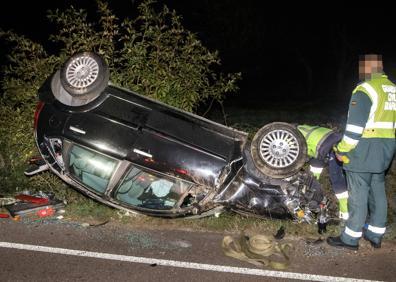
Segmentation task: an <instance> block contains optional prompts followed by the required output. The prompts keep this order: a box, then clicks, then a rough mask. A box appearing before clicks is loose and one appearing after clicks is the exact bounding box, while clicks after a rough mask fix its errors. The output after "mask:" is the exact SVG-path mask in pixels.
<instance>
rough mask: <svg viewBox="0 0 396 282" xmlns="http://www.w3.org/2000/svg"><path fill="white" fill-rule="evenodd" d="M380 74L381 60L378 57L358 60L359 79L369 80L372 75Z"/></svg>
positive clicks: (365, 57)
mask: <svg viewBox="0 0 396 282" xmlns="http://www.w3.org/2000/svg"><path fill="white" fill-rule="evenodd" d="M381 72H382V58H381V56H379V55H365V56H364V57H362V58H360V60H359V79H360V80H365V79H370V78H371V76H372V75H373V74H376V73H381Z"/></svg>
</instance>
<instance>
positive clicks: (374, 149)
mask: <svg viewBox="0 0 396 282" xmlns="http://www.w3.org/2000/svg"><path fill="white" fill-rule="evenodd" d="M359 78H360V79H361V80H363V82H362V83H361V84H359V85H358V86H357V87H356V88H355V90H354V91H353V93H352V97H351V100H350V104H349V111H348V119H347V124H346V128H345V133H344V136H343V138H342V140H341V142H340V143H338V145H337V147H336V150H337V152H336V155H337V158H338V159H339V160H341V161H343V162H344V165H343V167H344V170H345V172H346V177H347V183H348V193H349V198H348V210H349V219H348V220H347V222H346V225H345V228H344V230H343V231H342V233H341V235H340V236H337V237H328V238H327V243H328V244H329V245H331V246H335V247H343V248H348V249H352V250H357V249H358V247H359V239H360V238H361V237H362V236H364V238H365V239H366V240H369V241H370V243H371V245H372V246H373V247H375V248H380V247H381V240H382V237H383V235H384V233H385V230H386V227H385V225H386V216H387V200H386V194H385V170H386V169H387V168H388V167H389V165H390V163H391V161H392V158H393V156H394V153H395V147H396V145H395V123H396V87H395V84H393V83H392V82H391V81H390V80H389V79H388V77H387V76H386V75H385V74H384V73H383V65H382V57H381V56H380V55H373V54H370V55H364V56H362V57H360V59H359ZM365 224H366V226H367V228H366V227H365V228H363V227H364V226H365Z"/></svg>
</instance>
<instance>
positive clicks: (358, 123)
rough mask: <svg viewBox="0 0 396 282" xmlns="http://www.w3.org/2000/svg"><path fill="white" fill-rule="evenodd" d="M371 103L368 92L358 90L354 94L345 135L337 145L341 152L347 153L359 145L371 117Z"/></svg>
mask: <svg viewBox="0 0 396 282" xmlns="http://www.w3.org/2000/svg"><path fill="white" fill-rule="evenodd" d="M371 105H372V102H371V99H370V97H369V96H368V95H367V94H366V93H364V92H362V91H357V92H356V93H354V94H353V95H352V97H351V101H350V103H349V110H348V119H347V123H346V127H345V132H344V136H343V138H342V140H341V142H340V143H338V145H337V151H338V152H339V153H347V152H349V151H351V150H352V149H354V148H355V147H356V146H357V144H358V143H359V140H360V138H361V136H362V133H363V130H364V127H365V125H366V123H367V120H368V118H369V115H370V109H371Z"/></svg>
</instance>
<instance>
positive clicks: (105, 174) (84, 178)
mask: <svg viewBox="0 0 396 282" xmlns="http://www.w3.org/2000/svg"><path fill="white" fill-rule="evenodd" d="M116 165H117V160H114V159H112V158H110V157H107V156H104V155H102V154H100V153H97V152H94V151H91V150H88V149H85V148H82V147H80V146H77V145H74V146H73V147H72V149H71V151H70V162H69V172H70V174H71V175H72V176H74V178H77V179H78V180H80V181H81V182H82V183H83V184H85V185H86V186H87V187H88V188H91V189H93V190H94V191H95V192H98V193H100V194H103V193H104V192H105V190H106V187H107V185H108V184H109V181H110V177H111V176H112V175H113V172H114V170H115V167H116Z"/></svg>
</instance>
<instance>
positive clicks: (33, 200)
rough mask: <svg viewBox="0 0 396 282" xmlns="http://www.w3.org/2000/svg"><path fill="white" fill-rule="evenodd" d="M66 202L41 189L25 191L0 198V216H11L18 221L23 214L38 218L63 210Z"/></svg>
mask: <svg viewBox="0 0 396 282" xmlns="http://www.w3.org/2000/svg"><path fill="white" fill-rule="evenodd" d="M64 206H65V204H64V203H63V202H62V201H61V200H59V199H57V198H55V195H54V194H53V193H51V192H48V193H45V192H42V191H39V192H37V193H31V192H29V191H24V192H22V193H20V194H18V195H16V196H14V197H2V198H0V207H2V210H0V215H1V216H0V218H9V217H11V218H12V219H13V220H16V221H18V220H19V219H20V217H21V216H33V217H38V218H43V217H50V216H54V215H55V214H56V213H57V212H58V211H63V212H62V213H64V210H63V207H64Z"/></svg>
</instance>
